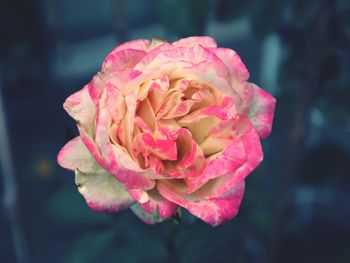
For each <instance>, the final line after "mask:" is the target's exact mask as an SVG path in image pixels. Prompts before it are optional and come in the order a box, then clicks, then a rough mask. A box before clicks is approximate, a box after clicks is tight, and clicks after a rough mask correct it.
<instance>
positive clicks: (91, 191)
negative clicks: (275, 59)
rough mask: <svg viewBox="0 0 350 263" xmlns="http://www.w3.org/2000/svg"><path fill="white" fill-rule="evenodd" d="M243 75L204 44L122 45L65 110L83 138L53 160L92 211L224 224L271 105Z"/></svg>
mask: <svg viewBox="0 0 350 263" xmlns="http://www.w3.org/2000/svg"><path fill="white" fill-rule="evenodd" d="M248 78H249V73H248V70H247V69H246V67H245V66H244V64H243V62H242V61H241V59H240V58H239V56H238V55H237V53H236V52H235V51H233V50H231V49H227V48H218V47H217V45H216V43H215V41H214V40H213V39H212V38H210V37H189V38H184V39H180V40H179V41H176V42H173V43H167V42H163V41H160V40H153V41H151V42H150V41H148V40H134V41H130V42H126V43H124V44H122V45H120V46H118V47H116V48H115V49H114V50H113V51H112V52H111V53H110V54H109V55H108V56H107V58H106V59H105V61H104V62H103V65H102V69H101V71H100V72H98V73H97V74H96V75H95V76H94V78H93V79H92V80H91V82H90V83H89V84H87V85H86V86H85V87H84V88H83V89H81V90H80V91H78V92H76V93H74V94H73V95H71V96H70V97H69V98H68V99H67V100H66V102H65V103H64V109H65V110H66V111H67V112H68V114H69V115H70V116H71V117H72V118H74V119H75V120H76V122H77V126H78V129H79V133H80V135H79V136H78V137H76V138H74V139H73V140H71V141H69V142H68V143H67V144H66V145H65V146H64V147H63V149H62V150H61V151H60V153H59V154H58V163H59V164H60V165H61V166H62V167H64V168H67V169H69V170H73V171H75V180H76V184H77V186H78V189H79V192H80V193H81V194H82V195H83V196H84V198H85V200H86V202H87V204H88V205H89V206H90V207H91V208H92V209H93V210H95V211H105V212H116V211H119V210H122V209H125V208H127V207H131V209H132V210H133V211H134V212H135V214H136V215H138V216H139V217H140V218H141V219H142V220H143V221H145V222H147V223H156V222H160V221H162V220H164V219H166V218H169V217H172V216H173V215H174V214H175V212H176V211H177V209H179V208H180V207H183V208H185V209H187V210H188V211H189V212H190V213H192V214H193V215H195V216H196V217H198V218H200V219H202V220H203V221H205V222H207V223H209V224H211V225H213V226H216V225H218V224H221V223H223V222H224V221H226V220H229V219H231V218H233V217H234V216H235V215H236V214H237V212H238V209H239V206H240V203H241V200H242V197H243V193H244V178H245V177H246V176H247V175H248V174H249V173H251V172H252V171H253V170H254V169H255V168H256V167H257V166H258V164H259V163H260V162H261V161H262V159H263V152H262V148H261V144H260V138H265V137H267V136H268V135H269V134H270V131H271V125H272V119H273V114H274V107H275V99H274V98H273V97H272V96H271V95H270V94H269V93H267V92H266V91H264V90H262V89H261V88H259V87H258V86H256V85H255V84H253V83H249V82H247V79H248Z"/></svg>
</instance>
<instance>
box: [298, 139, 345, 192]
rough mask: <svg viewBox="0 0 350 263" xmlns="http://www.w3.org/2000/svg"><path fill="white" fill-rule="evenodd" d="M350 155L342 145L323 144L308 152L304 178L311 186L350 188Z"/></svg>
mask: <svg viewBox="0 0 350 263" xmlns="http://www.w3.org/2000/svg"><path fill="white" fill-rule="evenodd" d="M349 160H350V153H349V152H348V151H347V150H346V149H345V148H344V147H343V146H341V145H334V144H321V145H318V146H317V147H315V148H312V149H310V150H309V151H307V152H306V154H305V157H304V158H303V160H302V162H301V166H302V169H301V171H302V173H303V175H302V178H303V180H305V181H306V182H308V183H311V184H315V183H317V184H322V183H323V184H328V185H330V184H334V183H338V184H339V186H344V187H349V186H350V178H349V171H350V162H349Z"/></svg>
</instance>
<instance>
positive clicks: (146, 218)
mask: <svg viewBox="0 0 350 263" xmlns="http://www.w3.org/2000/svg"><path fill="white" fill-rule="evenodd" d="M130 208H131V210H132V211H133V212H134V213H135V215H137V216H138V217H139V218H140V219H141V220H142V221H143V222H145V223H147V224H150V225H154V224H157V223H160V222H163V221H164V220H165V218H163V217H161V216H160V215H159V212H158V210H155V211H154V212H153V213H152V214H150V213H148V212H146V211H145V210H144V209H143V208H142V207H141V205H140V204H139V203H136V204H134V205H133V206H131V207H130Z"/></svg>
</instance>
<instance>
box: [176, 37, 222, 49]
mask: <svg viewBox="0 0 350 263" xmlns="http://www.w3.org/2000/svg"><path fill="white" fill-rule="evenodd" d="M172 45H173V46H175V47H194V46H196V45H201V46H203V47H206V48H216V47H217V44H216V41H215V40H214V39H212V38H211V37H207V36H196V37H187V38H182V39H180V40H178V41H175V42H173V43H172Z"/></svg>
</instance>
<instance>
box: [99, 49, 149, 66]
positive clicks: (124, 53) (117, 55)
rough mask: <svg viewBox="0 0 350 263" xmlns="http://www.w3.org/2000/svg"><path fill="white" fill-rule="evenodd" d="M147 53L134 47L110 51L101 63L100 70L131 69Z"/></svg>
mask: <svg viewBox="0 0 350 263" xmlns="http://www.w3.org/2000/svg"><path fill="white" fill-rule="evenodd" d="M146 54H147V53H146V52H144V51H141V50H136V49H124V50H121V51H119V52H114V53H111V54H109V55H108V56H107V58H106V59H105V60H104V62H103V64H102V69H101V70H102V71H115V70H120V69H133V68H134V67H135V65H136V64H137V63H139V62H140V61H141V59H142V58H143V57H144V56H145V55H146Z"/></svg>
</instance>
